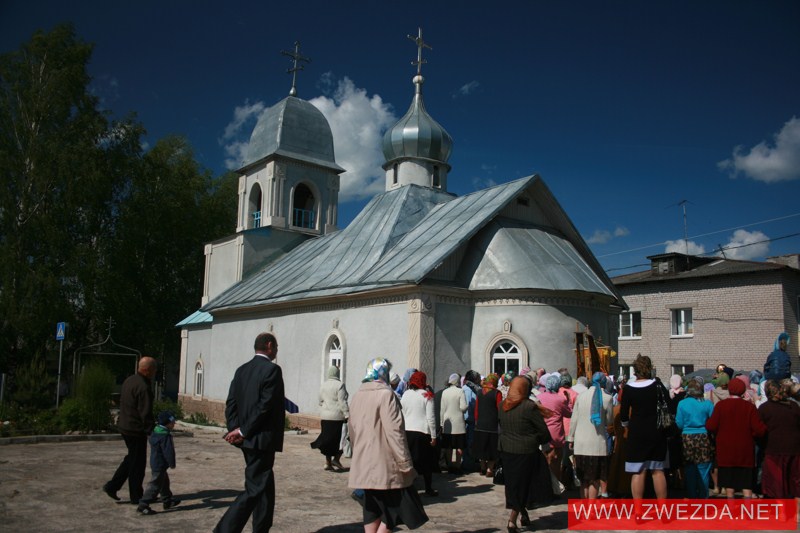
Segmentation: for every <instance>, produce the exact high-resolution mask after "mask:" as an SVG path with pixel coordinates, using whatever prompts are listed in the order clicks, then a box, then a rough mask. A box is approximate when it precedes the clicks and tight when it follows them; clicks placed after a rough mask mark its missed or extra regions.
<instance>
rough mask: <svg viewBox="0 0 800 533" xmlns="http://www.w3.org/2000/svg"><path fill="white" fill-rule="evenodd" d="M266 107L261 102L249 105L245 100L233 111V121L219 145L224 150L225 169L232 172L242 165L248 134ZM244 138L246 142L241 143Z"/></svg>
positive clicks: (223, 134)
mask: <svg viewBox="0 0 800 533" xmlns="http://www.w3.org/2000/svg"><path fill="white" fill-rule="evenodd" d="M264 109H266V106H264V103H263V102H254V103H252V104H251V103H250V102H249V101H248V100H245V102H244V105H241V106H236V108H235V109H234V110H233V120H231V121H230V122H229V123H228V125H227V126H225V131H224V132H223V133H222V138H221V139H220V140H219V143H220V144H221V145H222V147H223V148H224V149H225V168H227V169H228V170H234V169H237V168H239V167H241V166H242V165H243V164H244V158H245V156H246V155H247V147H248V144H249V141H250V133H252V131H253V127H254V126H255V123H256V121H257V120H258V118H259V117H260V116H261V113H263V112H264ZM242 136H246V137H247V141H242V140H241V137H242Z"/></svg>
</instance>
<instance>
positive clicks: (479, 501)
mask: <svg viewBox="0 0 800 533" xmlns="http://www.w3.org/2000/svg"><path fill="white" fill-rule="evenodd" d="M179 428H180V426H179ZM188 429H189V431H192V432H193V435H192V436H180V437H177V438H176V439H175V448H176V452H177V468H176V469H175V470H171V471H170V477H171V479H172V489H173V491H174V493H175V495H176V497H179V498H181V499H182V500H183V503H181V505H180V506H178V507H177V508H175V509H172V510H169V511H166V512H159V513H158V514H156V515H153V516H141V515H139V514H138V513H136V511H135V509H136V508H135V506H133V505H131V504H129V503H127V502H124V501H123V502H120V503H116V502H114V501H113V500H111V499H110V498H108V497H107V496H106V495H105V494H104V493H103V492H102V491H101V489H100V488H101V486H102V485H103V483H104V482H105V481H107V480H108V479H109V478H110V477H111V474H112V473H113V471H114V469H115V468H116V466H117V464H118V463H119V461H120V460H121V459H122V457H123V455H124V453H125V445H124V443H123V442H122V440H105V441H78V442H46V443H39V444H10V445H5V446H0V524H2V529H3V530H4V531H42V532H44V531H47V532H51V531H76V532H88V531H91V532H95V531H97V532H100V531H102V532H105V531H115V532H119V531H136V532H149V531H153V532H156V531H158V532H183V531H186V532H195V531H211V530H212V529H213V527H214V525H215V524H216V522H217V520H219V518H220V517H221V516H222V514H223V513H224V512H225V509H226V508H227V507H228V505H229V504H230V502H231V501H232V500H233V498H234V497H235V496H236V494H238V493H239V491H241V490H242V488H243V482H244V472H243V468H244V461H243V459H242V455H241V452H240V451H239V450H238V449H236V448H234V447H233V446H230V445H229V444H227V443H225V442H224V441H223V440H222V430H221V429H216V428H196V427H195V428H188ZM315 438H316V433H314V432H311V433H309V434H306V435H296V434H287V436H286V441H285V448H284V452H283V453H281V454H278V455H277V457H276V461H275V473H276V476H277V480H276V485H277V498H276V499H277V503H276V512H275V523H274V526H273V529H272V531H274V532H276V533H283V532H286V533H295V532H298V533H301V532H302V533H309V532H316V533H324V532H327V533H333V532H342V533H350V532H361V531H363V527H362V526H361V508H360V507H359V505H358V504H357V503H356V502H354V501H353V500H351V499H350V497H349V494H350V489H348V488H347V473H334V472H325V471H323V469H322V466H323V464H324V459H323V457H322V456H321V455H320V454H319V452H317V451H316V450H312V449H311V448H310V446H309V444H310V443H311V442H312V441H313V440H314V439H315ZM343 463H344V464H345V466H347V465H348V461H347V460H346V459H343ZM148 477H149V471H148ZM434 486H435V487H436V488H437V489H438V490H439V496H438V497H437V498H426V497H424V496H423V501H424V502H425V504H426V506H425V510H426V511H427V513H428V516H429V517H430V521H429V522H428V523H427V524H425V525H424V526H423V527H422V528H420V529H418V530H417V531H430V532H442V533H443V532H448V533H453V532H463V533H467V532H470V533H490V532H497V531H505V524H506V518H507V512H506V510H505V509H504V497H503V488H502V487H496V486H494V485H492V484H491V481H490V480H488V479H487V478H485V477H481V476H479V475H478V474H477V473H473V474H468V475H464V476H460V477H456V476H452V475H447V474H442V475H434ZM126 491H127V486H126V487H123V489H122V491H120V493H119V495H120V496H121V497H123V498H124V497H125V496H126V495H127V492H126ZM572 496H575V495H574V494H573V495H572ZM154 508H155V509H156V510H158V511H161V507H160V506H159V505H156V506H154ZM531 518H532V519H533V524H532V527H531V529H530V530H531V531H533V530H536V531H564V530H566V529H567V513H566V500H563V501H562V503H560V504H558V505H553V506H550V507H546V508H543V509H538V510H536V511H532V512H531ZM404 530H406V528H404V527H400V528H398V529H397V531H404ZM246 531H249V526H248V528H246Z"/></svg>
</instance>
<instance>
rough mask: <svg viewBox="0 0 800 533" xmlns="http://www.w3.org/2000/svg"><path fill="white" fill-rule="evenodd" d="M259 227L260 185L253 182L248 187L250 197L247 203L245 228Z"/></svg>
mask: <svg viewBox="0 0 800 533" xmlns="http://www.w3.org/2000/svg"><path fill="white" fill-rule="evenodd" d="M260 227H261V186H260V185H259V184H258V183H255V184H253V187H252V188H251V189H250V197H249V200H248V203H247V228H248V229H252V228H260Z"/></svg>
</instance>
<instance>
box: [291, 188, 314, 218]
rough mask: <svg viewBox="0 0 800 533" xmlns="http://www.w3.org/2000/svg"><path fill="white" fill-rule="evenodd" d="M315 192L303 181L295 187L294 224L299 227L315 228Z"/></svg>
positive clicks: (293, 203)
mask: <svg viewBox="0 0 800 533" xmlns="http://www.w3.org/2000/svg"><path fill="white" fill-rule="evenodd" d="M314 204H315V199H314V193H312V192H311V189H309V188H308V186H307V185H305V184H303V183H301V184H300V185H298V186H297V187H295V189H294V198H293V202H292V205H293V206H294V209H293V211H292V225H293V226H295V227H298V228H308V229H314V228H315V227H316V220H315V217H314V207H315V205H314Z"/></svg>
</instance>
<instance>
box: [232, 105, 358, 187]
mask: <svg viewBox="0 0 800 533" xmlns="http://www.w3.org/2000/svg"><path fill="white" fill-rule="evenodd" d="M276 154H277V155H282V156H285V157H291V158H293V159H298V160H300V161H305V162H307V163H312V164H314V165H319V166H323V167H326V168H331V169H333V170H335V171H337V172H344V169H343V168H342V167H340V166H339V165H337V164H336V159H335V158H334V153H333V134H332V133H331V128H330V125H329V124H328V121H327V119H326V118H325V116H324V115H323V114H322V112H321V111H320V110H319V109H317V108H316V107H314V106H313V105H312V104H310V103H308V102H306V101H305V100H302V99H300V98H296V97H294V96H287V97H286V98H284V99H283V100H281V101H280V102H278V103H277V104H275V105H274V106H272V107H270V108H269V109H267V110H266V111H264V113H263V114H262V115H261V117H260V118H259V119H258V122H257V123H256V127H255V128H254V129H253V133H252V135H251V136H250V143H249V147H248V150H247V156H246V157H245V161H244V166H243V168H246V167H248V166H250V165H253V164H254V163H257V162H259V161H262V160H263V159H265V158H267V157H269V156H271V155H276Z"/></svg>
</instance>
